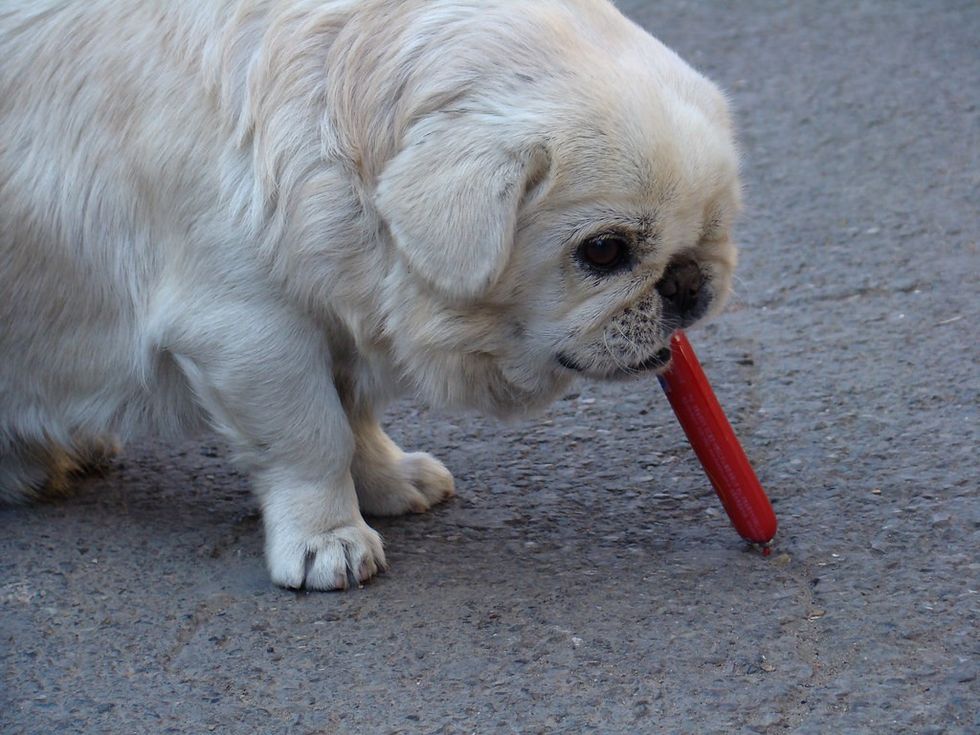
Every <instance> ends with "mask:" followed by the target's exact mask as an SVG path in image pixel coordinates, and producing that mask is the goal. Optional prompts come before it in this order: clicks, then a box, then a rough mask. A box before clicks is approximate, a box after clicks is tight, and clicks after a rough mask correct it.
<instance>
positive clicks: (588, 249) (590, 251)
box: [578, 235, 629, 271]
mask: <svg viewBox="0 0 980 735" xmlns="http://www.w3.org/2000/svg"><path fill="white" fill-rule="evenodd" d="M578 256H579V259H580V260H581V261H582V262H583V263H585V264H586V265H587V266H589V267H590V268H594V269H595V270H599V271H611V270H615V269H616V268H618V267H619V266H621V265H623V264H624V263H625V262H626V260H627V258H628V256H629V242H628V241H627V240H626V238H625V237H623V236H622V235H599V236H598V237H592V238H589V239H588V240H586V241H585V242H584V243H582V245H581V247H580V248H579V252H578Z"/></svg>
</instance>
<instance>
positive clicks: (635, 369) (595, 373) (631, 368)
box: [556, 347, 670, 380]
mask: <svg viewBox="0 0 980 735" xmlns="http://www.w3.org/2000/svg"><path fill="white" fill-rule="evenodd" d="M556 359H557V361H558V364H559V365H561V366H562V367H563V368H565V369H566V370H571V371H572V372H575V373H580V374H582V375H586V376H588V377H594V378H600V379H606V380H608V379H611V378H623V377H630V376H633V375H639V374H641V373H647V372H651V371H655V372H662V371H663V370H665V369H666V368H667V367H668V366H669V365H670V348H669V347H664V348H663V349H661V350H659V351H657V352H655V353H654V354H653V355H651V356H650V357H648V358H646V359H645V360H643V361H642V362H638V363H635V364H633V365H618V364H617V365H613V366H609V367H606V366H601V367H600V366H596V367H593V366H589V367H585V366H583V365H580V364H579V363H578V362H576V361H575V359H574V358H572V357H570V356H569V355H567V354H565V353H564V352H560V353H558V355H557V357H556Z"/></svg>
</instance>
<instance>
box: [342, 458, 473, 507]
mask: <svg viewBox="0 0 980 735" xmlns="http://www.w3.org/2000/svg"><path fill="white" fill-rule="evenodd" d="M355 483H356V484H357V500H358V503H359V505H360V508H361V511H362V512H364V513H367V514H368V515H375V516H397V515H402V514H403V513H424V512H425V511H427V510H428V509H429V508H431V507H432V506H433V505H435V504H436V503H441V502H442V501H444V500H447V499H448V498H450V497H452V496H453V494H454V493H455V486H454V483H453V475H452V473H451V472H450V471H449V470H447V469H446V466H445V465H444V464H443V463H442V462H440V461H439V460H438V459H436V458H435V457H433V456H432V455H430V454H426V453H425V452H411V453H409V454H403V455H401V456H400V457H399V458H398V459H397V461H395V462H393V463H392V464H391V465H389V466H387V467H384V466H379V465H374V466H373V467H371V470H370V471H369V472H362V473H361V474H360V475H359V476H358V477H356V478H355Z"/></svg>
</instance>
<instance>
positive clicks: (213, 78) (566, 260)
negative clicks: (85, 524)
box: [0, 0, 738, 589]
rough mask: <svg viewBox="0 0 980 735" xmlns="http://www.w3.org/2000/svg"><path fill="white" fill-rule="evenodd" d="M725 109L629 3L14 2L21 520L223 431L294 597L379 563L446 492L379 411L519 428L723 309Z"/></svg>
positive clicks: (651, 360) (650, 366)
mask: <svg viewBox="0 0 980 735" xmlns="http://www.w3.org/2000/svg"><path fill="white" fill-rule="evenodd" d="M737 206H738V182H737V157H736V151H735V146H734V144H733V140H732V132H731V125H730V121H729V116H728V112H727V109H726V103H725V100H724V98H723V97H722V95H721V94H720V93H719V92H718V90H717V89H716V88H715V87H714V86H713V85H712V84H711V83H710V82H708V81H707V80H706V79H704V78H703V77H702V76H700V75H699V74H698V73H697V72H695V71H693V70H692V69H691V68H690V67H688V66H687V65H686V64H684V63H683V62H682V61H681V60H680V59H679V58H678V57H677V56H676V55H675V54H674V53H672V52H671V51H670V50H668V49H667V48H665V47H664V46H663V45H662V44H660V43H659V42H658V41H656V40H655V39H653V38H652V37H650V36H649V35H647V34H646V33H645V32H644V31H643V30H641V29H640V28H639V27H637V26H636V25H634V24H633V23H631V22H630V21H628V20H627V19H626V18H624V17H623V16H622V15H620V14H619V12H617V11H616V10H615V9H614V8H613V6H612V5H611V4H610V3H608V2H606V1H605V0H181V1H175V2H153V1H152V0H131V1H127V2H120V1H119V0H6V1H5V2H4V3H3V4H2V5H0V496H2V497H3V498H5V499H7V500H16V499H18V498H23V497H27V496H29V495H31V494H32V493H35V492H38V491H40V490H41V489H42V488H43V487H44V486H45V485H48V484H51V483H54V482H57V481H58V480H59V479H60V475H61V474H62V472H63V470H65V469H66V468H67V467H69V466H70V465H71V464H72V463H75V462H79V461H82V460H84V459H86V458H87V457H88V456H89V455H90V454H91V452H92V451H93V448H96V447H99V446H100V445H104V443H105V442H106V441H107V439H106V438H107V437H112V436H121V437H123V438H125V437H126V436H131V435H133V434H134V433H135V432H137V431H144V430H147V429H150V430H155V431H162V432H169V433H171V434H172V433H174V432H185V431H189V430H194V429H196V428H199V427H200V426H202V425H210V426H211V427H213V428H215V429H217V430H218V431H219V432H220V433H221V434H222V435H223V436H224V437H225V439H227V441H228V442H229V443H230V444H231V446H232V447H233V448H234V449H235V452H236V458H237V461H238V462H239V463H240V464H241V466H243V467H245V468H247V469H248V471H249V472H250V473H251V477H252V479H253V483H254V488H255V491H256V493H257V495H258V497H259V499H260V501H261V505H262V511H263V516H264V523H265V534H266V556H267V559H268V564H269V569H270V571H271V575H272V579H273V580H274V581H275V582H277V583H278V584H281V585H284V586H286V587H306V588H311V589H335V588H344V587H347V586H348V585H349V584H354V583H356V582H357V581H362V580H366V579H368V578H369V577H371V576H372V575H373V574H375V573H376V572H377V571H378V570H379V569H382V568H383V567H384V566H385V560H384V553H383V551H382V545H381V539H380V538H379V536H378V534H377V533H376V532H375V531H374V530H372V529H371V528H370V527H369V526H368V525H367V524H366V523H365V522H364V519H363V518H362V516H361V514H362V513H366V514H380V515H392V514H398V513H404V512H407V511H416V512H418V511H423V510H425V509H426V508H428V507H429V506H431V505H432V504H433V503H437V502H439V501H441V500H443V499H444V498H446V497H448V496H449V495H451V494H452V493H453V479H452V476H451V475H450V473H449V472H448V471H447V470H446V468H445V467H444V466H443V465H442V464H441V463H440V462H438V461H437V460H435V459H433V458H432V457H430V456H429V455H427V454H421V453H417V454H406V453H404V452H402V451H401V450H400V449H399V448H398V447H397V446H396V445H395V444H394V443H393V442H392V441H391V439H389V438H388V436H387V435H386V434H385V433H384V431H383V430H382V428H381V427H380V426H379V425H378V422H377V419H376V416H377V415H378V413H379V411H380V409H381V407H382V406H383V405H384V404H385V403H386V402H387V401H389V400H390V399H392V398H393V397H394V396H396V395H397V394H400V393H403V392H405V391H410V392H414V393H415V394H417V395H418V396H420V397H421V398H422V399H424V400H426V401H428V402H430V403H432V404H435V405H438V406H440V407H451V408H475V409H480V410H484V411H488V412H491V413H493V414H497V415H507V414H515V413H524V412H528V411H531V410H533V409H536V408H540V407H542V406H544V405H545V404H547V403H548V402H549V401H551V400H552V399H554V398H555V397H556V396H558V395H559V394H560V393H561V392H562V391H563V390H564V389H565V388H566V387H567V385H568V383H569V381H571V380H572V379H574V378H575V377H576V376H579V375H584V376H587V377H592V378H614V377H619V376H628V375H634V374H637V373H640V372H643V371H647V370H658V369H661V368H663V367H664V365H665V363H666V361H667V360H668V359H669V351H668V350H667V345H668V340H669V337H670V335H671V333H672V332H673V331H674V330H676V329H677V328H678V327H681V326H687V325H689V324H691V323H692V322H694V321H696V320H697V319H699V318H700V317H702V316H704V315H705V314H707V313H708V312H710V311H712V310H715V309H717V308H719V307H720V305H721V303H722V302H723V300H724V298H725V296H726V295H727V292H728V289H729V284H730V278H731V272H732V268H733V267H734V261H735V248H734V247H733V245H732V243H731V239H730V225H731V221H732V217H733V216H734V213H735V211H736V209H737Z"/></svg>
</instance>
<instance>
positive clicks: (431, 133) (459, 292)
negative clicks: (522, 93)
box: [375, 115, 551, 299]
mask: <svg viewBox="0 0 980 735" xmlns="http://www.w3.org/2000/svg"><path fill="white" fill-rule="evenodd" d="M434 117H435V119H433V118H429V119H425V120H422V121H420V122H419V123H417V124H416V125H415V126H414V127H413V129H412V130H411V131H410V133H409V135H408V136H407V137H406V140H405V144H404V146H403V148H402V150H401V152H400V153H398V155H396V156H395V157H394V158H393V159H392V160H391V161H390V162H389V163H388V164H387V166H386V167H385V168H384V170H383V171H382V173H381V177H380V181H379V183H378V188H377V192H376V199H375V203H376V206H377V208H378V211H379V213H380V214H381V216H382V218H383V219H384V220H385V222H386V223H387V225H388V228H389V230H390V232H391V235H392V238H393V239H394V241H395V245H396V247H397V248H398V250H399V252H400V253H401V255H402V256H403V257H404V258H405V260H406V262H407V264H408V267H409V268H410V269H411V270H412V271H413V272H415V273H418V274H419V275H420V276H422V278H423V279H425V280H426V281H427V282H428V283H429V284H431V285H432V286H433V287H435V288H436V289H437V290H439V291H440V292H442V293H443V294H445V295H447V296H449V297H451V298H463V299H466V298H475V297H478V296H479V295H481V294H483V293H485V292H486V291H487V290H488V289H489V288H490V287H491V286H492V285H493V284H494V283H495V282H496V281H497V279H498V278H499V277H500V275H501V273H502V272H503V270H504V268H505V267H506V265H507V260H508V257H509V256H510V252H511V248H512V246H513V243H514V235H515V227H516V224H517V216H518V210H519V208H520V206H521V204H522V201H523V200H524V199H525V198H527V197H528V196H529V195H530V194H531V193H532V191H534V190H537V189H538V187H540V185H541V183H542V182H543V181H544V180H545V179H546V178H547V174H548V170H549V168H550V165H551V159H550V156H549V155H548V152H547V149H546V148H545V147H544V145H542V144H529V145H523V146H518V147H510V148H508V147H507V145H506V144H505V143H504V142H502V140H501V139H502V138H506V137H507V136H506V134H504V133H501V134H498V135H494V133H493V126H492V125H480V124H474V122H473V121H467V122H463V121H461V120H458V119H457V120H453V119H452V118H451V117H450V116H448V115H438V116H434Z"/></svg>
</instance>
